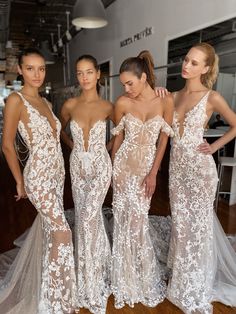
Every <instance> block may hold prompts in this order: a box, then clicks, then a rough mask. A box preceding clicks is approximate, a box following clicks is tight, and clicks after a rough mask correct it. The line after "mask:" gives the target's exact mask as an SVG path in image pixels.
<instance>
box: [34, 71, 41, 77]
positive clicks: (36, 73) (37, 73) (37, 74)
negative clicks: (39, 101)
mask: <svg viewBox="0 0 236 314" xmlns="http://www.w3.org/2000/svg"><path fill="white" fill-rule="evenodd" d="M34 75H35V77H37V78H38V77H39V76H40V73H39V71H38V70H36V71H35V73H34Z"/></svg>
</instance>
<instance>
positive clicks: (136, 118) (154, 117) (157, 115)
mask: <svg viewBox="0 0 236 314" xmlns="http://www.w3.org/2000/svg"><path fill="white" fill-rule="evenodd" d="M128 115H130V116H131V117H132V118H134V119H135V120H137V121H138V122H140V123H141V124H143V125H145V124H147V123H148V122H151V121H152V120H155V119H157V118H159V119H161V120H162V119H163V117H162V116H161V115H159V114H156V115H155V116H153V117H152V118H149V119H147V120H146V121H142V120H141V119H140V118H138V117H136V116H134V115H133V114H132V113H130V112H128V113H126V114H125V116H128Z"/></svg>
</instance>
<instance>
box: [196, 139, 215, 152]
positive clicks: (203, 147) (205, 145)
mask: <svg viewBox="0 0 236 314" xmlns="http://www.w3.org/2000/svg"><path fill="white" fill-rule="evenodd" d="M197 150H198V151H199V152H200V153H202V154H206V155H212V154H213V153H214V152H215V151H214V150H213V148H212V146H211V145H210V144H209V143H208V142H207V141H206V140H205V139H204V143H202V144H200V145H198V147H197Z"/></svg>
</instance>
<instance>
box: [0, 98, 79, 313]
mask: <svg viewBox="0 0 236 314" xmlns="http://www.w3.org/2000/svg"><path fill="white" fill-rule="evenodd" d="M18 95H19V96H20V97H21V99H22V101H23V103H24V106H25V108H26V110H27V114H28V122H27V123H23V122H22V121H19V124H18V130H19V132H20V134H21V136H22V138H23V139H24V141H25V143H26V144H27V147H28V149H29V158H28V161H27V163H26V166H25V168H24V173H23V176H24V184H25V190H26V193H27V196H28V198H29V200H30V201H31V202H32V204H33V205H34V206H35V208H36V209H37V211H38V216H37V217H36V219H35V221H34V223H33V225H32V227H31V229H30V231H29V233H28V235H27V237H26V239H25V241H24V243H23V245H22V248H21V249H20V251H19V253H18V254H17V256H16V258H15V260H14V262H13V264H12V265H11V266H10V269H9V270H8V272H7V274H6V276H5V277H4V278H1V281H0V313H4V314H13V313H14V314H16V313H17V314H26V313H27V314H28V313H29V314H65V313H73V308H74V307H73V306H74V302H75V298H74V295H73V293H74V291H75V273H74V258H73V247H72V239H71V231H70V229H69V226H68V224H67V222H66V219H65V216H64V211H63V186H64V161H63V157H62V152H61V146H60V123H59V121H58V120H57V118H56V117H55V116H54V115H53V113H52V115H53V118H54V120H55V125H56V129H55V130H54V129H53V128H52V126H51V125H50V123H49V121H48V119H47V118H46V117H44V116H42V115H41V114H40V113H39V112H38V111H37V109H35V108H34V107H33V106H31V105H30V103H29V102H28V101H27V100H26V99H25V98H24V97H23V95H22V94H21V93H18Z"/></svg>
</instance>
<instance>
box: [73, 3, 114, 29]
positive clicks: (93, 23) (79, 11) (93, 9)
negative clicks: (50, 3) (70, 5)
mask: <svg viewBox="0 0 236 314" xmlns="http://www.w3.org/2000/svg"><path fill="white" fill-rule="evenodd" d="M72 24H73V25H75V26H76V27H81V28H100V27H104V26H106V25H107V24H108V22H107V19H106V11H105V8H104V5H103V3H102V2H101V0H77V1H76V4H75V6H74V10H73V19H72Z"/></svg>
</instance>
